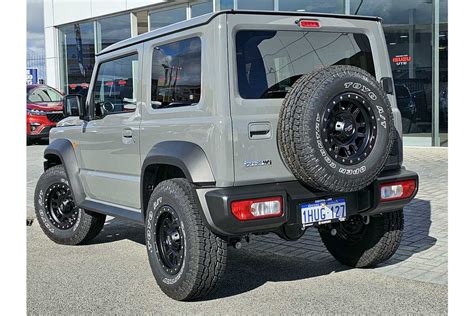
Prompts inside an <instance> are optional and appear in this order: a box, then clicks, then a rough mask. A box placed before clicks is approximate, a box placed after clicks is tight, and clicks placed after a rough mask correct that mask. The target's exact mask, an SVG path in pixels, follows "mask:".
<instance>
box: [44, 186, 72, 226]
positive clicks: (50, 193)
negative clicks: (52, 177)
mask: <svg viewBox="0 0 474 316" xmlns="http://www.w3.org/2000/svg"><path fill="white" fill-rule="evenodd" d="M45 211H46V215H47V216H48V218H49V220H50V221H51V223H52V224H53V225H54V226H55V227H56V228H58V229H62V230H66V229H69V228H71V227H73V226H74V224H75V223H76V222H77V218H78V215H79V208H77V207H76V205H75V203H74V199H73V197H72V193H71V190H70V188H69V186H68V185H66V184H65V183H55V184H53V185H51V186H50V187H49V188H48V189H47V190H46V194H45Z"/></svg>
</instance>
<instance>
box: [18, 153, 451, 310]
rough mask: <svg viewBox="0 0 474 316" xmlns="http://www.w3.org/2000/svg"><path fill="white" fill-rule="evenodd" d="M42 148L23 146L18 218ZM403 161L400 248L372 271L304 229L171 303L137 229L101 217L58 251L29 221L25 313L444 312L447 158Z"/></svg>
mask: <svg viewBox="0 0 474 316" xmlns="http://www.w3.org/2000/svg"><path fill="white" fill-rule="evenodd" d="M44 148H45V146H44V145H34V146H29V147H28V155H27V164H28V179H27V194H28V200H27V217H28V218H34V209H33V192H34V187H35V185H36V181H37V179H38V177H39V175H40V174H41V172H42V152H43V150H44ZM405 162H406V165H407V167H408V168H409V169H412V170H415V171H418V172H419V173H420V179H421V188H420V192H419V194H418V197H417V199H415V200H414V201H413V202H412V204H410V205H409V206H408V207H407V209H406V211H405V215H406V231H405V235H404V238H403V240H402V247H401V249H400V250H399V251H398V252H397V254H396V255H395V256H394V257H393V258H392V259H391V260H390V261H388V262H387V263H386V264H384V265H382V266H381V267H378V268H375V269H350V268H348V267H345V266H343V265H341V264H339V263H338V262H336V261H335V260H334V259H333V258H332V257H331V256H330V255H329V254H328V253H327V251H326V250H325V249H324V247H323V245H322V244H321V242H320V240H319V236H318V234H317V232H316V230H314V229H313V230H312V231H310V232H309V233H307V234H306V235H305V237H304V238H302V239H300V240H299V241H296V242H283V241H281V240H279V239H278V238H277V237H274V236H271V235H267V236H260V237H256V238H253V239H252V240H251V242H250V244H248V245H247V244H245V243H244V244H243V247H242V248H241V249H239V250H237V249H233V248H231V249H229V255H228V266H227V270H226V273H225V276H224V279H223V282H222V283H221V284H220V286H219V287H218V288H217V290H216V291H215V292H214V293H213V294H212V295H211V296H210V297H207V298H206V299H203V300H200V301H195V302H176V301H173V300H171V299H169V298H168V297H167V296H166V295H164V294H163V293H162V292H161V291H160V289H159V287H158V286H157V285H156V282H155V280H154V278H153V274H152V272H151V270H150V268H149V265H148V258H147V254H146V251H145V246H144V231H143V227H142V226H140V225H138V224H132V223H128V222H126V221H123V220H119V219H115V218H111V217H108V218H107V222H106V225H105V226H104V229H103V230H102V232H101V233H100V234H99V235H98V236H97V237H96V238H95V239H94V240H93V241H92V242H91V243H90V244H88V245H83V246H62V245H58V244H55V243H54V242H52V241H50V240H49V239H48V238H47V237H46V236H45V235H44V234H43V232H42V231H41V228H40V227H39V226H38V222H37V221H36V219H35V220H34V221H33V224H32V225H31V226H29V227H28V229H27V243H28V244H27V260H28V262H27V309H28V313H29V314H30V313H34V314H36V313H41V314H43V313H51V314H58V313H61V314H66V313H67V314H69V313H101V314H102V313H110V314H131V313H133V314H143V313H159V314H165V313H166V314H168V313H173V314H183V313H185V314H196V313H199V314H208V313H209V314H249V313H253V314H256V313H258V314H260V313H262V314H274V313H281V314H289V313H317V314H323V313H327V314H334V313H345V314H389V313H390V314H407V313H423V314H434V313H438V314H439V313H441V314H446V313H447V300H448V299H447V292H448V286H447V150H445V149H432V148H428V149H418V148H407V149H405Z"/></svg>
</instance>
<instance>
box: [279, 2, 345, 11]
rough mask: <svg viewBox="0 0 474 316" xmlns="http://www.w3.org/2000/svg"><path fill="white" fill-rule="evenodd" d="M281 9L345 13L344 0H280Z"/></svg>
mask: <svg viewBox="0 0 474 316" xmlns="http://www.w3.org/2000/svg"><path fill="white" fill-rule="evenodd" d="M278 1H279V2H278V8H279V10H280V11H300V12H323V13H344V0H332V1H327V0H278Z"/></svg>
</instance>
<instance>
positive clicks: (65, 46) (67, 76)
mask: <svg viewBox="0 0 474 316" xmlns="http://www.w3.org/2000/svg"><path fill="white" fill-rule="evenodd" d="M59 49H60V51H59V53H60V55H59V56H60V58H59V59H60V63H61V65H62V67H61V77H62V80H61V82H62V87H61V88H62V90H63V91H65V92H67V93H69V94H81V95H85V94H86V93H87V90H88V88H89V82H90V79H91V75H92V70H93V69H94V63H95V39H94V23H93V22H87V23H76V24H72V25H67V26H63V27H60V28H59Z"/></svg>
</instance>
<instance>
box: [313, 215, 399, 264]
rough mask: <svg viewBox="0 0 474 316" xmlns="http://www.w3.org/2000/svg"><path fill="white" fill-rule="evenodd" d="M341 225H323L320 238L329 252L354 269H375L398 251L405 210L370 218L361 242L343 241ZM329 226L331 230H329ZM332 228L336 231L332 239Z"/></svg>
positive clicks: (320, 229)
mask: <svg viewBox="0 0 474 316" xmlns="http://www.w3.org/2000/svg"><path fill="white" fill-rule="evenodd" d="M340 225H342V223H337V224H331V225H330V226H329V225H323V226H321V227H320V228H319V234H320V236H321V239H322V241H323V243H324V245H325V246H326V248H327V250H328V251H329V252H330V253H331V254H332V255H333V256H334V258H335V259H336V260H337V261H339V262H340V263H342V264H344V265H347V266H350V267H355V268H366V267H374V266H376V265H378V264H379V263H382V262H384V261H386V260H388V259H389V258H390V257H392V256H393V254H394V253H395V252H396V251H397V249H398V247H399V246H400V242H401V239H402V235H403V210H397V211H393V212H389V213H383V214H380V215H377V216H372V217H370V221H369V224H367V225H366V227H365V232H364V233H363V235H362V237H361V238H360V240H358V241H349V240H348V239H347V238H344V237H342V236H343V234H342V233H341V229H340ZM328 226H329V227H328ZM331 228H335V229H336V230H337V234H336V235H335V236H332V235H331Z"/></svg>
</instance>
